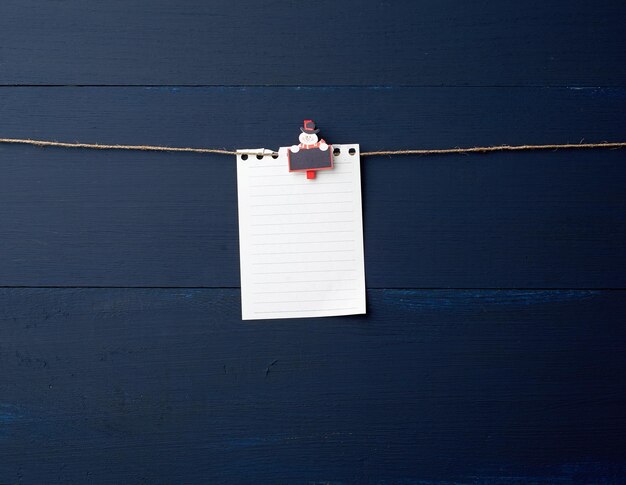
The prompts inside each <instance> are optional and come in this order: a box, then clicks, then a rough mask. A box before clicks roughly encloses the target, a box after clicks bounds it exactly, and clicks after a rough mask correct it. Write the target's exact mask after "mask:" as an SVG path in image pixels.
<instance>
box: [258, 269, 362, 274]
mask: <svg viewBox="0 0 626 485" xmlns="http://www.w3.org/2000/svg"><path fill="white" fill-rule="evenodd" d="M329 271H330V270H328V269H307V270H304V271H266V272H262V273H261V272H259V273H252V274H254V275H268V274H293V273H298V274H300V273H328V272H329ZM334 271H336V272H338V273H341V272H345V271H356V269H336V270H334Z"/></svg>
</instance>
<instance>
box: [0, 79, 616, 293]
mask: <svg viewBox="0 0 626 485" xmlns="http://www.w3.org/2000/svg"><path fill="white" fill-rule="evenodd" d="M0 105H2V106H3V113H4V116H3V118H2V119H0V133H2V135H3V136H9V137H10V136H13V137H38V138H45V139H58V140H70V141H71V140H80V141H91V142H101V143H126V144H136V143H140V144H165V145H176V146H213V147H215V146H217V147H226V148H234V147H246V146H247V147H258V146H266V147H268V148H276V147H278V146H279V145H289V144H291V143H292V142H293V141H294V140H295V139H296V135H297V134H298V126H299V123H301V120H302V119H304V118H308V117H312V118H314V119H315V120H316V121H318V125H319V126H321V128H322V130H323V131H322V133H323V135H324V136H325V137H326V139H327V140H330V141H331V142H333V141H334V142H339V143H352V142H359V143H361V148H362V150H375V149H380V148H410V147H425V148H436V147H450V146H473V145H491V144H505V143H506V144H523V143H555V142H557V143H558V142H578V141H580V139H581V138H583V137H585V138H586V140H587V141H600V140H619V139H623V135H624V134H623V126H624V125H625V124H626V91H625V90H624V89H576V90H572V89H541V88H532V89H531V88H527V89H495V90H494V89H491V88H489V89H479V88H446V89H444V88H393V89H367V88H315V89H296V88H186V89H178V88H177V89H169V88H158V89H145V88H5V89H1V90H0ZM625 153H626V152H624V151H623V150H599V151H584V152H583V151H581V152H572V151H560V152H542V153H538V152H535V153H517V154H493V155H472V156H449V157H421V158H418V157H405V158H401V157H399V158H375V159H366V160H364V161H363V194H364V210H365V245H366V265H367V267H366V275H367V282H368V285H369V287H375V288H376V287H396V288H397V287H422V288H437V287H467V288H481V287H482V288H485V287H489V288H491V287H510V288H527V287H528V288H544V287H557V288H558V287H563V288H592V287H593V288H609V287H616V288H617V287H619V288H623V287H624V283H625V279H624V274H626V252H625V251H624V246H625V244H626V224H625V222H626V221H625V218H626V193H625V191H624V187H625V186H626V163H624V156H625ZM0 166H1V169H2V176H1V177H0V220H2V221H3V222H2V225H1V226H0V231H1V237H0V253H1V254H2V256H3V257H2V258H0V284H1V285H26V286H28V285H31V286H33V285H34V286H41V285H44V286H45V285H52V286H59V285H60V286H93V285H96V286H201V287H203V286H207V287H235V286H238V285H239V266H238V264H239V263H238V246H237V212H236V183H235V163H234V157H232V158H231V157H219V156H209V155H207V156H199V155H198V156H196V155H185V154H155V153H142V152H119V151H117V152H97V151H85V150H74V151H71V150H66V149H40V148H34V147H24V146H7V145H0ZM407 208H408V210H407Z"/></svg>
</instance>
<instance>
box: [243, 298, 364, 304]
mask: <svg viewBox="0 0 626 485" xmlns="http://www.w3.org/2000/svg"><path fill="white" fill-rule="evenodd" d="M355 299H356V298H354V297H352V298H323V299H320V300H283V301H265V302H263V301H255V302H254V303H255V304H256V305H263V304H265V303H267V304H281V303H314V302H315V303H319V302H320V301H350V300H355Z"/></svg>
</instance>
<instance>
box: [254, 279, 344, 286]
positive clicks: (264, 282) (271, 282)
mask: <svg viewBox="0 0 626 485" xmlns="http://www.w3.org/2000/svg"><path fill="white" fill-rule="evenodd" d="M335 281H356V278H339V279H336V278H333V279H330V280H293V281H255V282H254V284H256V285H287V284H292V283H330V282H335Z"/></svg>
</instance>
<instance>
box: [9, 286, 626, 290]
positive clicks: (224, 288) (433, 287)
mask: <svg viewBox="0 0 626 485" xmlns="http://www.w3.org/2000/svg"><path fill="white" fill-rule="evenodd" d="M4 289H33V290H35V289H59V290H64V289H68V290H69V289H95V290H240V289H241V287H240V286H98V285H36V286H32V285H0V290H4ZM366 289H367V290H400V291H401V290H424V291H474V290H476V291H498V290H502V291H626V287H502V286H486V287H469V286H459V287H448V286H431V287H426V286H403V287H390V286H371V287H367V288H366Z"/></svg>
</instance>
